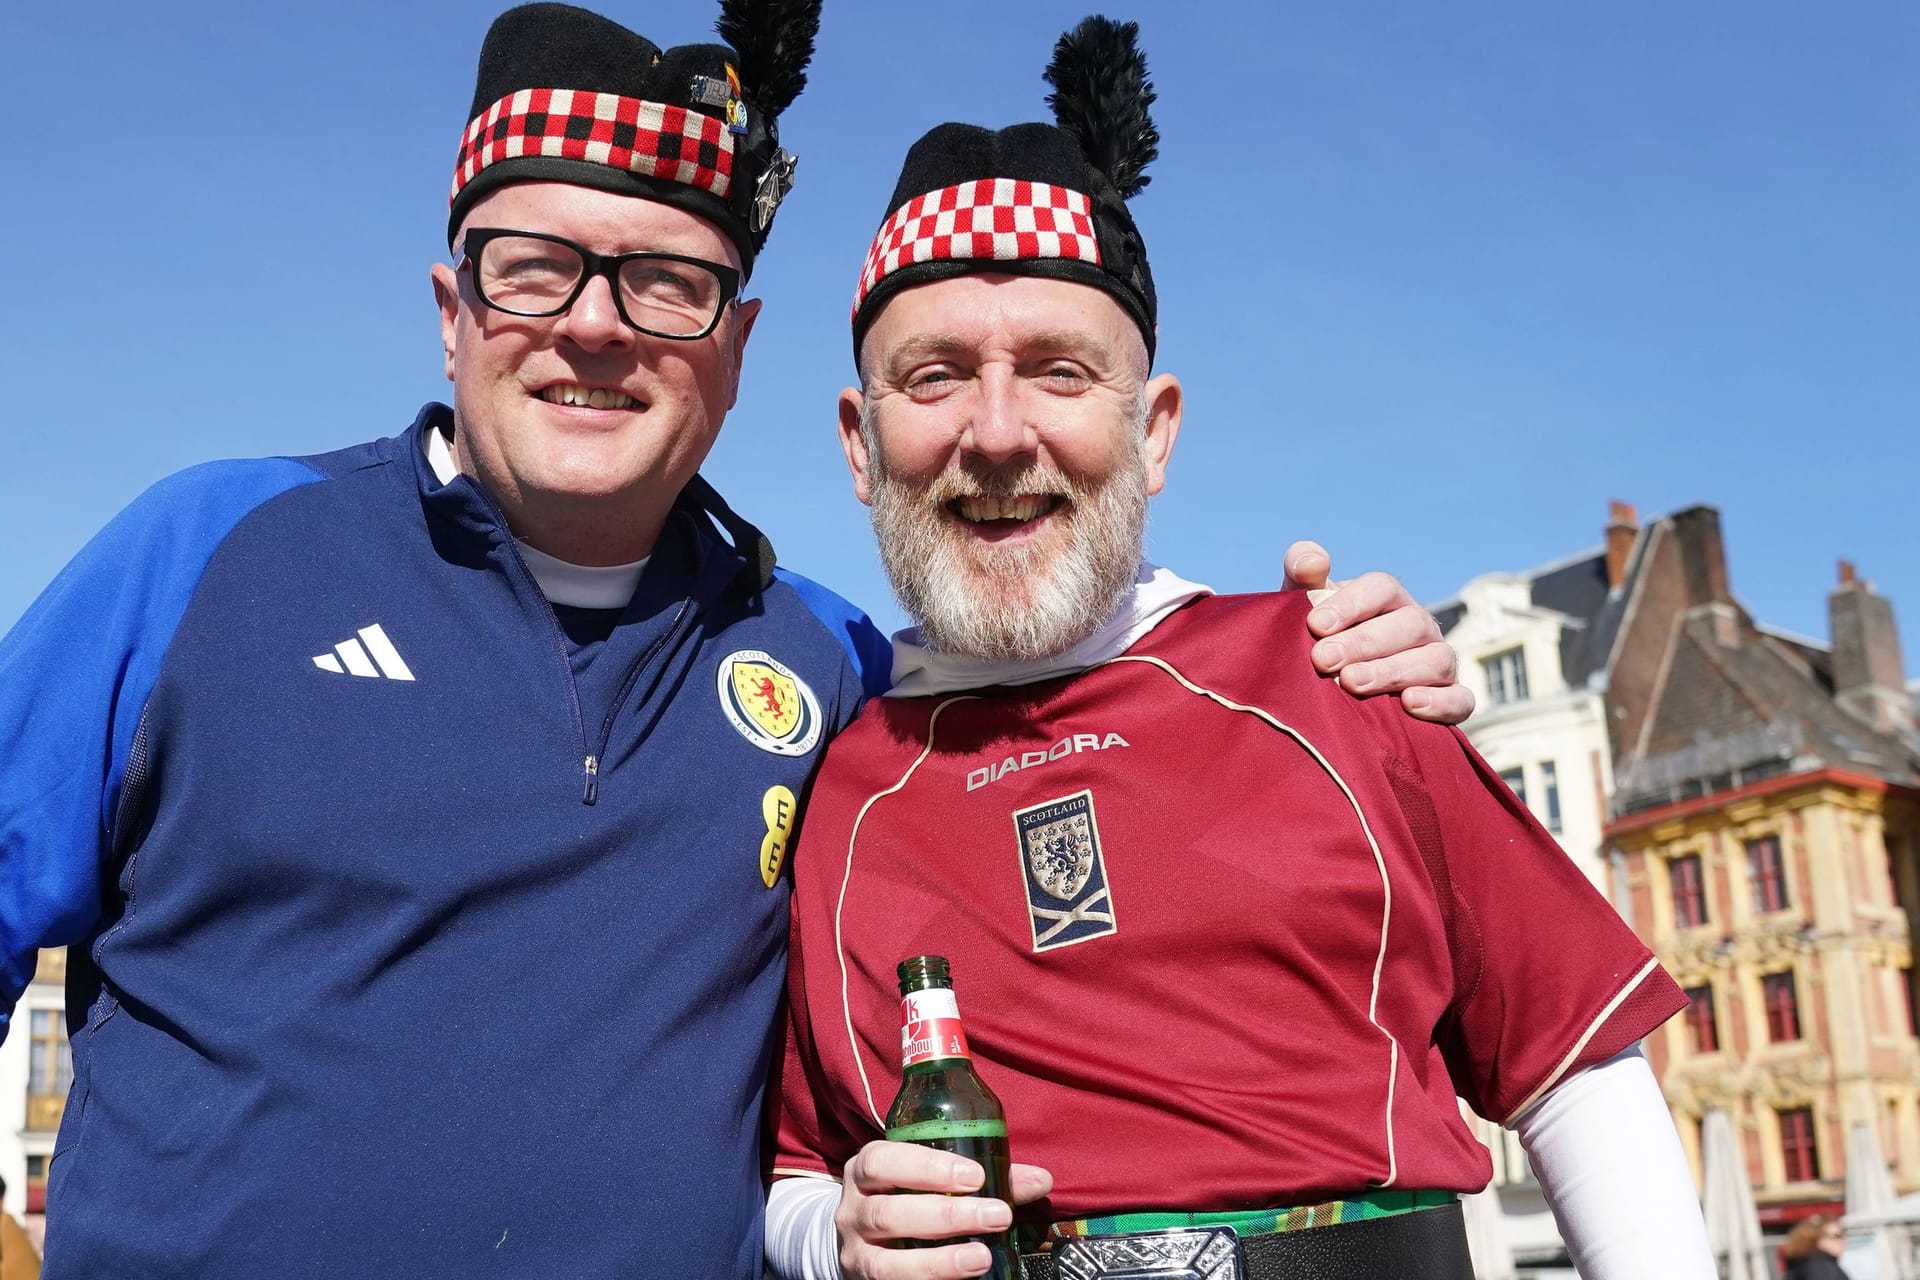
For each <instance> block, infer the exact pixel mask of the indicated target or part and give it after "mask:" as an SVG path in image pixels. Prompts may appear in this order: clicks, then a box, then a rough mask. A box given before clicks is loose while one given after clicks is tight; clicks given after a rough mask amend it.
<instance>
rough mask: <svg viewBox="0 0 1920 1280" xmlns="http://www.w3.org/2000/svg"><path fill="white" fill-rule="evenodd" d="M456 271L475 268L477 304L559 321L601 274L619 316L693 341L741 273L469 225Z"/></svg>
mask: <svg viewBox="0 0 1920 1280" xmlns="http://www.w3.org/2000/svg"><path fill="white" fill-rule="evenodd" d="M454 265H455V267H456V268H458V267H462V266H470V267H472V268H473V287H474V290H475V292H477V293H478V294H479V295H480V301H482V302H484V303H485V304H486V305H487V306H489V307H492V308H493V309H494V310H495V311H504V312H506V313H507V314H508V315H510V316H557V315H560V314H561V313H563V312H565V311H566V310H567V309H568V308H570V307H571V306H573V304H574V302H575V301H576V300H577V299H578V298H579V297H580V291H581V290H582V289H585V288H586V287H587V281H589V280H591V279H593V278H594V277H595V276H605V277H606V279H607V285H608V287H609V288H611V289H612V291H613V305H614V307H615V308H616V309H618V310H619V312H620V318H621V319H622V320H624V321H626V322H627V324H628V325H630V326H631V327H633V328H635V329H638V330H639V331H640V332H641V333H646V334H651V335H653V336H654V337H656V338H674V339H678V340H681V341H692V340H693V339H695V338H704V337H706V336H707V335H708V334H710V333H712V332H713V327H714V326H715V325H716V324H718V323H720V313H721V312H722V311H724V310H725V309H726V305H727V303H729V302H731V301H733V299H735V298H736V297H738V296H739V294H740V273H739V272H738V271H736V270H734V269H733V268H732V267H730V266H728V265H726V264H725V263H723V262H708V261H706V260H704V259H702V258H689V257H687V256H685V255H684V254H678V253H614V254H599V253H595V252H594V251H593V250H591V249H589V248H587V247H585V246H584V245H578V244H575V243H574V242H573V241H571V240H565V239H562V238H561V237H559V236H550V235H543V234H541V233H540V232H537V231H508V230H503V229H502V228H499V227H474V228H472V229H470V230H469V231H468V232H467V234H466V236H465V238H464V239H463V240H462V241H461V254H460V258H459V260H457V261H456V262H455V263H454Z"/></svg>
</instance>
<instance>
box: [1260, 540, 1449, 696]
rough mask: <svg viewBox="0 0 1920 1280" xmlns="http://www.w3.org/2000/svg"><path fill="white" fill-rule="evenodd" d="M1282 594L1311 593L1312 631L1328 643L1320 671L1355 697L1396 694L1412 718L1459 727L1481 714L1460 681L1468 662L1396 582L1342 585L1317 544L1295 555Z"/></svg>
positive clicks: (1303, 545)
mask: <svg viewBox="0 0 1920 1280" xmlns="http://www.w3.org/2000/svg"><path fill="white" fill-rule="evenodd" d="M1283 563H1284V564H1285V565H1286V574H1287V576H1286V581H1285V582H1284V583H1283V584H1282V590H1286V591H1294V590H1304V591H1306V592H1307V593H1308V594H1309V595H1310V596H1311V597H1312V599H1313V602H1314V606H1315V607H1314V610H1313V612H1311V613H1309V614H1308V615H1307V626H1308V628H1309V629H1310V630H1312V632H1313V634H1314V635H1316V636H1318V637H1320V642H1319V643H1318V644H1316V645H1314V646H1313V665H1314V666H1315V667H1317V668H1318V669H1319V670H1320V671H1321V673H1322V674H1324V675H1330V676H1333V677H1335V678H1336V679H1338V680H1339V681H1340V684H1341V687H1342V688H1344V689H1346V691H1347V692H1349V693H1353V694H1361V695H1372V694H1376V693H1393V694H1398V695H1399V696H1400V705H1401V706H1402V707H1404V708H1405V709H1406V712H1407V714H1408V715H1410V716H1413V717H1415V718H1417V719H1420V720H1431V721H1433V722H1434V723H1436V724H1459V723H1460V722H1461V721H1463V720H1465V719H1466V718H1467V717H1468V716H1470V715H1472V714H1473V690H1471V689H1466V688H1463V687H1461V686H1460V685H1459V684H1457V683H1456V681H1457V680H1458V679H1459V674H1460V660H1459V657H1458V655H1457V654H1455V653H1454V651H1453V646H1452V645H1450V644H1448V643H1447V642H1446V641H1445V640H1443V639H1441V638H1440V624H1439V623H1437V622H1435V621H1434V620H1433V615H1432V614H1430V613H1428V612H1427V611H1426V610H1425V609H1424V608H1422V607H1421V606H1420V605H1419V603H1418V602H1416V601H1415V600H1414V598H1413V597H1412V596H1410V595H1408V594H1407V589H1406V588H1405V587H1403V586H1401V585H1400V580H1399V579H1398V578H1395V577H1393V576H1392V575H1391V574H1385V573H1366V574H1362V575H1360V576H1359V577H1358V578H1353V579H1350V580H1348V581H1346V582H1334V581H1332V580H1331V579H1330V577H1329V575H1330V574H1331V573H1332V572H1333V558H1332V557H1331V556H1329V555H1328V554H1327V552H1326V548H1324V547H1322V546H1321V545H1320V544H1319V543H1317V542H1296V543H1294V544H1293V545H1292V546H1290V547H1288V548H1287V554H1286V558H1285V560H1284V562H1283Z"/></svg>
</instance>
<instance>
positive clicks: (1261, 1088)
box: [774, 592, 1685, 1219]
mask: <svg viewBox="0 0 1920 1280" xmlns="http://www.w3.org/2000/svg"><path fill="white" fill-rule="evenodd" d="M1309 607H1310V605H1309V603H1308V600H1307V598H1306V595H1305V593H1304V592H1299V593H1287V594H1284V595H1274V594H1266V595H1252V596H1232V597H1207V598H1204V599H1201V600H1198V601H1196V602H1194V603H1193V604H1191V605H1188V606H1187V607H1185V608H1183V609H1181V610H1179V611H1178V612H1176V613H1174V614H1172V615H1171V616H1170V617H1168V618H1167V619H1166V620H1165V621H1163V622H1162V623H1161V624H1160V625H1159V626H1158V627H1157V628H1155V629H1154V630H1153V631H1151V632H1150V633H1149V634H1148V635H1147V636H1146V637H1145V638H1144V639H1143V640H1140V641H1139V642H1137V643H1136V644H1134V645H1133V647H1132V648H1130V649H1128V650H1127V651H1126V652H1125V653H1124V654H1121V655H1119V656H1117V657H1114V658H1112V659H1110V660H1107V661H1105V662H1102V663H1100V664H1099V665H1096V666H1094V667H1091V668H1089V669H1088V670H1086V671H1084V672H1082V673H1081V674H1078V675H1075V676H1070V677H1065V678H1060V679H1054V680H1049V681H1047V682H1045V683H1040V684H1032V685H1025V686H1019V687H1001V688H996V689H988V690H981V691H975V692H971V693H964V694H953V695H946V696H933V697H925V698H909V699H895V698H886V699H880V700H877V701H874V702H871V703H869V704H868V705H867V708H866V710H865V711H864V712H863V714H862V715H861V716H860V718H859V719H858V720H857V721H856V723H855V724H854V725H853V727H851V728H850V729H848V730H847V731H846V732H845V733H843V734H842V735H841V736H840V737H839V738H838V739H837V740H836V741H835V742H834V743H833V745H832V747H831V748H830V749H829V751H828V754H827V757H826V760H825V763H824V764H823V765H822V768H821V772H820V774H819V777H818V778H817V780H816V782H815V784H814V787H813V792H812V796H811V799H810V801H809V803H808V807H807V811H806V817H805V822H804V827H803V830H802V833H801V837H800V842H799V846H798V849H797V851H796V853H795V859H794V861H795V872H794V874H795V884H794V892H793V915H792V918H793V931H794V933H793V940H794V946H793V949H792V959H791V971H790V977H789V993H790V996H791V1009H792V1014H791V1018H792V1023H791V1027H790V1035H789V1042H788V1048H787V1055H786V1062H785V1068H784V1078H783V1080H782V1083H781V1093H782V1098H783V1105H782V1113H781V1116H780V1120H779V1126H778V1138H777V1150H776V1154H775V1160H774V1165H775V1170H776V1172H788V1173H816V1174H817V1173H831V1174H835V1175H837V1174H838V1173H839V1171H840V1167H841V1165H842V1164H843V1162H844V1161H845V1160H846V1159H847V1158H848V1157H850V1156H851V1155H852V1154H853V1153H854V1152H855V1151H857V1150H858V1149H859V1148H860V1146H861V1145H862V1144H863V1143H865V1142H867V1141H869V1140H871V1139H874V1138H877V1137H879V1136H880V1133H881V1124H880V1117H882V1116H883V1115H884V1114H885V1112H886V1108H887V1105H888V1103H889V1102H890V1101H891V1100H892V1098H893V1094H894V1091H895V1090H896V1089H897V1088H898V1086H899V1082H900V1022H899V1019H900V1003H899V999H898V996H897V994H896V985H895V977H894V966H895V965H896V964H897V963H898V962H899V961H900V960H902V959H903V958H905V957H907V956H911V955H918V954H922V953H929V952H930V953H934V954H938V955H944V956H946V957H948V958H949V960H950V961H951V963H952V971H953V977H954V985H955V988H956V990H957V992H958V994H959V1001H960V1010H961V1014H962V1016H963V1017H964V1019H965V1022H966V1029H967V1038H968V1040H969V1042H970V1043H971V1045H972V1051H973V1056H974V1060H975V1063H976V1064H977V1066H978V1068H979V1071H980V1074H981V1076H982V1078H984V1079H985V1080H986V1081H987V1082H988V1084H989V1085H990V1086H991V1087H992V1088H993V1089H994V1090H995V1091H996V1092H997V1093H998V1094H999V1095H1000V1098H1001V1100H1002V1101H1003V1102H1004V1103H1005V1105H1006V1112H1007V1122H1008V1131H1009V1133H1010V1134H1011V1136H1012V1147H1013V1156H1014V1159H1016V1160H1022V1161H1027V1162H1030V1163H1034V1164H1039V1165H1043V1166H1045V1167H1046V1168H1048V1169H1050V1170H1051V1171H1052V1172H1053V1174H1054V1179H1055V1182H1054V1193H1053V1197H1052V1201H1051V1204H1050V1206H1048V1207H1047V1208H1046V1209H1045V1212H1046V1213H1047V1214H1049V1215H1050V1216H1051V1217H1053V1218H1055V1219H1060V1218H1069V1217H1079V1216H1083V1215H1089V1214H1106V1213H1117V1212H1127V1211H1134V1210H1151V1209H1167V1210H1189V1211H1224V1210H1239V1209H1252V1208H1267V1207H1274V1206H1281V1205H1291V1204H1303V1203H1313V1202H1316V1201H1320V1200H1326V1199H1332V1198H1339V1197H1342V1196H1350V1195H1353V1194H1357V1193H1360V1192H1363V1191H1365V1190H1367V1189H1370V1188H1383V1187H1393V1188H1409V1189H1411V1188H1422V1189H1437V1190H1460V1191H1468V1190H1474V1189H1477V1188H1479V1187H1481V1186H1483V1185H1485V1183H1486V1181H1487V1178H1488V1176H1489V1174H1490V1167H1489V1162H1488V1159H1487V1156H1486V1153H1485V1151H1484V1149H1483V1148H1482V1147H1481V1146H1480V1144H1479V1143H1478V1142H1477V1141H1475V1139H1474V1138H1473V1136H1472V1134H1471V1133H1470V1132H1469V1131H1468V1129H1467V1127H1466V1125H1465V1124H1464V1123H1463V1122H1462V1120H1461V1117H1460V1113H1459V1108H1458V1105H1457V1103H1456V1101H1455V1097H1456V1094H1458V1095H1459V1096H1461V1097H1464V1098H1465V1099H1467V1101H1468V1102H1469V1103H1471V1104H1472V1106H1473V1107H1474V1108H1475V1109H1476V1110H1477V1111H1479V1112H1480V1113H1481V1114H1483V1115H1487V1116H1492V1117H1495V1118H1497V1119H1503V1120H1504V1119H1507V1118H1509V1117H1510V1116H1512V1115H1513V1114H1514V1113H1516V1112H1517V1111H1519V1110H1521V1109H1523V1108H1524V1107H1525V1106H1527V1105H1528V1104H1529V1103H1530V1102H1531V1101H1532V1100H1533V1099H1535V1098H1537V1097H1538V1096H1540V1094H1542V1093H1543V1092H1545V1091H1546V1090H1547V1089H1549V1088H1551V1087H1552V1086H1553V1085H1554V1084H1555V1083H1557V1082H1558V1081H1560V1080H1562V1079H1564V1078H1565V1077H1566V1076H1567V1074H1568V1073H1569V1072H1572V1071H1576V1070H1578V1069H1580V1068H1581V1067H1583V1066H1587V1065H1591V1064H1593V1063H1595V1062H1598V1061H1600V1060H1602V1059H1605V1058H1607V1057H1610V1056H1611V1055H1613V1054H1614V1053H1617V1052H1619V1051H1620V1050H1621V1049H1623V1048H1625V1047H1627V1046H1628V1045H1631V1044H1632V1043H1633V1042H1634V1041H1636V1040H1637V1039H1639V1038H1640V1037H1642V1036H1644V1035H1645V1034H1647V1032H1648V1031H1650V1030H1652V1029H1653V1028H1654V1027H1655V1026H1657V1025H1659V1023H1661V1022H1662V1021H1664V1020H1665V1019H1666V1018H1667V1017H1668V1016H1670V1015H1671V1014H1672V1013H1673V1012H1674V1011H1675V1010H1677V1009H1679V1008H1680V1007H1681V1006H1682V1005H1683V1004H1684V1003H1685V999H1684V997H1683V996H1682V995H1681V993H1680V991H1679V989H1678V988H1677V987H1676V986H1675V985H1674V983H1673V981H1672V979H1670V978H1669V977H1668V976H1667V975H1666V973H1665V972H1664V971H1662V970H1661V969H1660V968H1659V966H1658V964H1657V963H1656V962H1655V961H1654V960H1653V958H1652V956H1651V955H1650V954H1649V953H1648V951H1647V950H1646V948H1645V947H1643V946H1642V945H1641V944H1640V942H1639V940H1638V939H1637V938H1635V937H1634V935H1633V933H1632V931H1631V930H1630V929H1628V928H1627V926H1626V925H1625V924H1624V923H1623V922H1622V921H1621V920H1620V918H1619V916H1618V915H1616V914H1615V913H1614V911H1613V909H1612V908H1611V907H1610V906H1609V905H1608V904H1607V903H1606V902H1605V900H1603V899H1602V898H1601V897H1600V896H1599V895H1597V894H1596V893H1595V892H1594V890H1593V888H1592V887H1591V886H1590V885H1589V884H1588V882H1587V880H1586V877H1585V876H1584V875H1582V874H1581V873H1580V871H1579V870H1578V869H1576V868H1575V867H1574V865H1573V863H1572V862H1571V861H1569V860H1568V858H1567V856H1566V854H1565V853H1563V852H1562V851H1561V849H1560V848H1559V846H1558V845H1556V844H1555V843H1554V840H1553V838H1552V837H1551V836H1549V835H1548V834H1547V833H1546V832H1545V831H1544V830H1542V829H1541V828H1540V826H1539V825H1538V824H1537V823H1535V822H1534V821H1533V819H1532V818H1531V817H1530V816H1529V815H1528V813H1527V811H1526V809H1525V807H1524V806H1522V805H1521V804H1520V803H1519V801H1518V800H1517V799H1515V797H1514V796H1513V795H1512V793H1511V792H1510V791H1509V790H1508V789H1507V787H1506V786H1505V784H1504V783H1502V782H1501V781H1500V779H1499V777H1498V776H1497V775H1495V774H1494V773H1493V772H1492V771H1490V770H1489V769H1488V768H1487V766H1486V764H1485V763H1484V762H1483V761H1482V760H1481V759H1480V757H1479V756H1478V755H1477V754H1476V753H1475V752H1474V751H1473V749H1472V748H1471V747H1470V746H1468V744H1467V742H1466V740H1465V738H1463V737H1462V736H1461V735H1460V734H1459V733H1458V732H1457V731H1455V730H1451V729H1444V728H1438V727H1434V726H1430V725H1424V724H1420V723H1418V722H1416V721H1413V720H1411V719H1409V718H1408V717H1407V716H1406V715H1405V714H1404V713H1403V712H1402V711H1401V709H1400V707H1399V706H1398V704H1397V703H1395V702H1394V701H1392V700H1390V699H1376V700H1373V701H1359V700H1356V699H1354V698H1352V697H1350V696H1348V695H1347V694H1346V693H1345V692H1343V691H1342V690H1341V689H1340V688H1339V686H1338V685H1336V684H1335V683H1334V682H1333V681H1331V680H1327V679H1324V678H1322V677H1320V676H1318V675H1317V674H1315V672H1314V671H1313V669H1312V666H1311V664H1310V662H1309V659H1308V652H1307V651H1308V648H1309V646H1310V644H1311V637H1310V635H1309V634H1308V631H1307V626H1306V621H1305V614H1306V611H1307V610H1308V608H1309Z"/></svg>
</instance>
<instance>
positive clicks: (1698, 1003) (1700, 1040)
mask: <svg viewBox="0 0 1920 1280" xmlns="http://www.w3.org/2000/svg"><path fill="white" fill-rule="evenodd" d="M1687 1032H1688V1037H1689V1038H1690V1039H1691V1040H1692V1041H1693V1051H1694V1052H1695V1053H1718V1052H1719V1051H1720V1029H1719V1028H1718V1027H1717V1026H1715V1025H1714V1020H1713V988H1712V987H1688V988H1687Z"/></svg>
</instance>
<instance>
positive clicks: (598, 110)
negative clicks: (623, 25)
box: [447, 89, 733, 203]
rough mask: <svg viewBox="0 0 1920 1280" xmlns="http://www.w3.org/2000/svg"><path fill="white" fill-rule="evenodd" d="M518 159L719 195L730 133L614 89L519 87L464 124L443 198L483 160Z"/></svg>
mask: <svg viewBox="0 0 1920 1280" xmlns="http://www.w3.org/2000/svg"><path fill="white" fill-rule="evenodd" d="M518 156H559V157H562V158H565V159H568V160H587V161H591V162H592V163H594V164H604V165H606V166H608V167H609V168H613V169H624V170H626V171H628V172H630V173H642V174H646V175H647V176H649V177H654V178H664V179H666V180H668V181H670V182H683V183H685V184H687V185H688V186H690V187H698V188H700V189H701V190H702V191H709V192H712V193H713V194H714V195H716V196H719V197H721V198H723V199H724V198H725V197H726V194H727V189H728V188H729V187H730V186H732V185H733V131H732V130H730V129H728V128H727V125H726V122H725V121H724V120H721V119H719V118H718V117H717V116H710V115H705V114H702V113H701V112H698V111H690V110H688V109H687V108H685V107H676V106H672V105H669V104H667V103H662V102H647V101H644V100H642V99H640V98H623V97H621V96H620V95H619V94H617V93H589V92H586V91H584V90H574V89H521V90H520V91H518V92H517V93H510V94H508V95H507V96H506V97H504V98H502V99H500V101H498V102H496V103H494V104H493V105H492V106H491V107H488V108H487V109H486V110H485V111H483V112H481V113H480V114H479V115H477V116H475V117H474V119H473V122H472V123H471V124H469V125H468V126H467V131H466V133H465V134H464V135H463V136H462V138H461V140H460V158H459V160H458V161H457V162H456V163H455V165H454V171H453V190H452V191H451V192H449V193H448V196H447V199H448V202H449V203H451V202H452V201H453V199H454V198H455V197H456V196H458V195H459V194H460V189H461V188H462V187H464V186H466V185H467V184H468V183H469V182H471V181H473V179H474V178H475V177H476V176H477V175H478V174H479V173H480V171H481V170H482V169H485V168H486V167H487V166H488V165H490V164H494V163H497V162H498V161H501V160H508V159H513V158H515V157H518Z"/></svg>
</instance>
